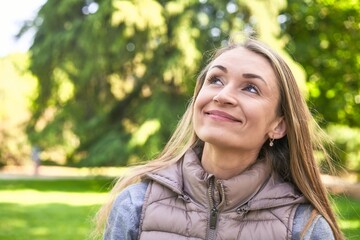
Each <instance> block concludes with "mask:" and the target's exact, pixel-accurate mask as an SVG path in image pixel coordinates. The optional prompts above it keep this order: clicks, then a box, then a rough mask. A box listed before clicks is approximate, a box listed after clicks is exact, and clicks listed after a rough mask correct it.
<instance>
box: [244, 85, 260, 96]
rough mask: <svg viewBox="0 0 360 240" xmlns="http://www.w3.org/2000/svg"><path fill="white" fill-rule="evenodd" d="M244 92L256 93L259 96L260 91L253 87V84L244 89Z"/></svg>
mask: <svg viewBox="0 0 360 240" xmlns="http://www.w3.org/2000/svg"><path fill="white" fill-rule="evenodd" d="M243 89H244V90H246V91H248V92H251V93H255V94H259V91H258V89H257V88H256V87H255V86H254V85H252V84H248V85H247V86H246V87H245V88H243Z"/></svg>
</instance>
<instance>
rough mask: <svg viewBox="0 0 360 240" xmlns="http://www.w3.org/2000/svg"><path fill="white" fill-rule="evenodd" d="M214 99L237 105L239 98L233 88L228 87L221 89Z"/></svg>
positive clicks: (220, 102) (217, 101)
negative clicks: (237, 98)
mask: <svg viewBox="0 0 360 240" xmlns="http://www.w3.org/2000/svg"><path fill="white" fill-rule="evenodd" d="M213 101H214V102H216V103H219V104H227V105H235V104H236V103H237V100H236V98H235V96H234V93H233V92H232V90H231V89H230V88H228V87H224V88H223V89H221V90H220V91H219V92H218V93H217V94H216V95H215V96H214V97H213Z"/></svg>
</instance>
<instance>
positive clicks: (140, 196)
mask: <svg viewBox="0 0 360 240" xmlns="http://www.w3.org/2000/svg"><path fill="white" fill-rule="evenodd" d="M147 187H148V182H140V183H136V184H133V185H130V186H128V187H126V188H125V189H124V190H123V191H121V193H120V194H119V195H118V196H117V197H116V199H115V202H114V205H113V208H116V207H118V206H119V205H120V206H121V205H122V204H123V203H127V204H131V205H138V204H141V205H142V203H143V201H144V197H145V193H146V189H147Z"/></svg>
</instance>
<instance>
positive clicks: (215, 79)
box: [208, 76, 223, 85]
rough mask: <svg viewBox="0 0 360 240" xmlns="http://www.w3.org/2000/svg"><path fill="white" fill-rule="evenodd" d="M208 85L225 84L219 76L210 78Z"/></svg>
mask: <svg viewBox="0 0 360 240" xmlns="http://www.w3.org/2000/svg"><path fill="white" fill-rule="evenodd" d="M208 83H209V84H215V85H223V82H222V81H221V79H220V78H219V77H217V76H213V77H210V78H209V79H208Z"/></svg>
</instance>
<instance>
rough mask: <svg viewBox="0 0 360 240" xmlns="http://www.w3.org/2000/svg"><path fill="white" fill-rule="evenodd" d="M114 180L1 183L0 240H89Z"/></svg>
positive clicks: (12, 181)
mask: <svg viewBox="0 0 360 240" xmlns="http://www.w3.org/2000/svg"><path fill="white" fill-rule="evenodd" d="M111 182H112V180H111V179H104V178H99V179H75V180H1V181H0V239H2V240H10V239H11V240H22V239H24V240H25V239H26V240H28V239H34V240H45V239H46V240H49V239H51V240H57V239H62V240H74V239H86V238H87V237H88V236H89V234H90V232H91V228H92V226H93V225H92V223H91V218H92V217H93V216H94V214H95V212H96V211H97V209H98V208H99V207H100V205H101V204H102V203H103V202H104V201H105V199H106V197H107V192H108V190H109V187H110V186H111Z"/></svg>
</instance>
